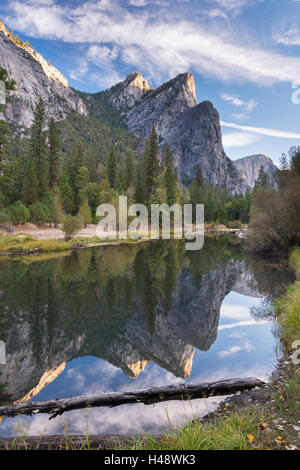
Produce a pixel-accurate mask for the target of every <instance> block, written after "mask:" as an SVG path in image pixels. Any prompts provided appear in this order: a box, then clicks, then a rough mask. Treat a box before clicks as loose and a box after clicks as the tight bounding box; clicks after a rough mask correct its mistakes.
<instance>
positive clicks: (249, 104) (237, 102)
mask: <svg viewBox="0 0 300 470" xmlns="http://www.w3.org/2000/svg"><path fill="white" fill-rule="evenodd" d="M221 98H222V100H224V101H228V102H229V103H232V104H233V105H234V106H236V107H237V108H241V109H243V110H244V111H243V112H241V113H235V114H233V115H232V116H233V117H234V118H235V119H245V118H247V117H249V115H250V114H251V113H252V111H253V110H254V109H255V108H256V106H257V105H258V103H257V101H255V100H253V99H251V100H249V101H243V100H241V99H240V98H238V97H236V96H232V95H229V94H227V93H223V94H222V95H221Z"/></svg>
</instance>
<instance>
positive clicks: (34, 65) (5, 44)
mask: <svg viewBox="0 0 300 470" xmlns="http://www.w3.org/2000/svg"><path fill="white" fill-rule="evenodd" d="M0 60H1V66H2V67H4V68H5V69H6V70H7V71H8V73H9V76H10V78H12V79H14V80H15V82H16V90H15V91H14V92H12V94H11V98H12V102H11V103H8V104H6V105H5V109H4V115H3V116H2V117H4V119H5V120H6V121H7V122H9V123H14V124H17V125H19V126H21V127H24V128H26V127H29V126H30V125H31V124H32V121H33V111H34V108H35V106H36V105H37V103H38V100H39V98H40V97H42V98H43V100H44V101H45V104H46V116H47V119H50V118H52V117H53V118H54V119H55V120H56V121H60V120H63V119H65V118H66V116H67V114H68V112H70V110H75V111H78V112H79V113H80V114H87V111H86V107H85V105H84V103H83V102H82V100H81V99H80V98H79V96H78V95H77V94H76V93H75V92H74V91H73V90H71V88H69V87H68V81H67V79H66V78H65V77H64V76H63V75H62V74H61V73H60V72H59V71H58V70H57V69H56V68H55V67H53V66H52V65H51V64H50V63H49V62H47V61H46V60H45V59H44V58H43V57H42V56H41V54H39V53H38V52H36V51H35V50H34V49H33V48H32V47H30V46H29V45H26V44H24V43H22V42H20V43H18V42H15V41H13V40H12V39H11V37H10V36H9V33H8V31H7V29H6V28H5V26H4V25H3V23H1V24H0Z"/></svg>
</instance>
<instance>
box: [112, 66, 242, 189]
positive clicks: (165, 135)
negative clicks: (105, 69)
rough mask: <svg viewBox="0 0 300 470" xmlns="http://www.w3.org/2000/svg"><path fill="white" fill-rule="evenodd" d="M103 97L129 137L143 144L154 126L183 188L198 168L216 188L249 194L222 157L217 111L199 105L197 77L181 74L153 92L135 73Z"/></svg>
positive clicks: (209, 105)
mask: <svg viewBox="0 0 300 470" xmlns="http://www.w3.org/2000/svg"><path fill="white" fill-rule="evenodd" d="M105 93H106V96H107V99H108V102H109V103H110V104H111V105H112V106H114V107H116V108H118V109H119V110H121V112H122V113H123V119H124V123H125V124H126V125H127V127H128V129H129V130H130V131H131V132H133V133H135V134H137V135H139V136H140V137H142V138H143V139H144V138H146V137H148V136H149V133H150V131H151V128H152V126H153V124H154V126H155V128H156V132H157V134H158V139H159V146H160V150H161V151H163V149H164V147H165V145H166V144H169V146H170V148H171V150H172V152H173V154H174V161H175V165H176V167H177V168H178V174H179V178H180V180H181V182H182V183H186V184H188V183H190V182H191V180H192V179H193V178H194V176H195V174H196V171H197V168H198V166H199V165H200V166H201V168H202V171H203V175H204V177H205V178H206V179H208V180H209V181H210V182H211V183H212V184H214V185H216V184H217V185H219V186H222V187H226V188H227V189H228V191H230V192H236V191H237V192H244V191H245V189H246V185H245V183H244V181H243V179H242V178H241V177H240V175H239V173H238V171H237V170H236V168H235V166H234V165H233V163H232V162H231V160H230V159H229V158H228V157H227V156H226V154H225V152H224V149H223V144H222V134H221V128H220V118H219V114H218V112H217V110H216V109H215V108H214V106H213V105H212V103H211V102H209V101H203V102H202V103H200V104H197V96H196V90H195V82H194V77H193V75H191V74H190V73H184V74H180V75H178V76H177V77H176V78H174V79H172V80H170V81H168V82H167V83H164V84H163V85H161V86H160V87H158V88H156V89H150V88H149V85H148V83H147V81H146V80H145V79H144V78H143V77H142V75H141V74H140V73H138V72H135V73H133V74H131V75H129V76H128V77H127V78H126V80H125V81H124V82H121V83H118V84H117V85H115V86H114V87H112V88H111V89H109V90H108V91H107V92H105Z"/></svg>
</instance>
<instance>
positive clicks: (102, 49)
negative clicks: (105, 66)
mask: <svg viewBox="0 0 300 470" xmlns="http://www.w3.org/2000/svg"><path fill="white" fill-rule="evenodd" d="M118 54H119V52H118V48H117V47H113V48H109V47H107V46H97V45H93V46H91V47H90V48H89V50H88V52H87V57H88V59H90V60H91V61H92V62H93V63H94V64H96V65H101V64H102V63H103V62H104V63H111V62H112V61H114V60H116V59H117V57H118Z"/></svg>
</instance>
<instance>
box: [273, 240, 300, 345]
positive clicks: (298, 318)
mask: <svg viewBox="0 0 300 470" xmlns="http://www.w3.org/2000/svg"><path fill="white" fill-rule="evenodd" d="M290 264H291V266H292V267H293V268H294V270H295V272H296V275H297V278H298V279H299V280H298V281H296V282H295V283H294V285H292V286H290V287H289V288H288V290H287V292H286V294H285V295H284V296H283V297H282V298H281V299H279V300H278V301H277V302H276V305H275V307H276V316H277V321H278V323H279V325H280V326H281V336H282V342H283V345H284V347H285V349H286V350H287V352H288V351H289V350H290V349H291V347H292V343H293V342H294V341H297V340H300V249H296V250H294V251H293V252H292V254H291V257H290Z"/></svg>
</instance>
